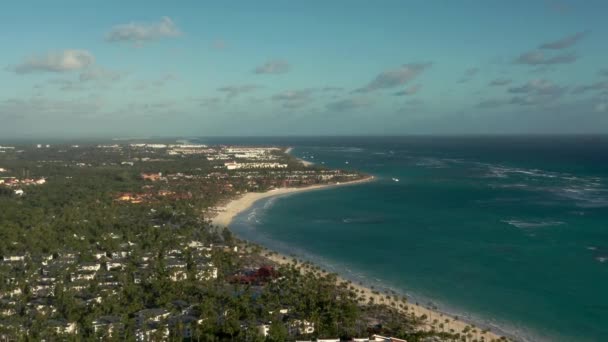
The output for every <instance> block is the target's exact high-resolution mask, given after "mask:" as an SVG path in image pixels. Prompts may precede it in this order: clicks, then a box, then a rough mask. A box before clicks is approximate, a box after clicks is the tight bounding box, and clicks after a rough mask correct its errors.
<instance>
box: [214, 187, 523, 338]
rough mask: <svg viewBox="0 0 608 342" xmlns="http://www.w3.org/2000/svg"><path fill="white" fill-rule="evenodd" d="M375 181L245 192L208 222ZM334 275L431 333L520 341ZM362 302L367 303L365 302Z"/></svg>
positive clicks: (279, 260)
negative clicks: (263, 204)
mask: <svg viewBox="0 0 608 342" xmlns="http://www.w3.org/2000/svg"><path fill="white" fill-rule="evenodd" d="M374 179H376V178H375V177H374V176H370V177H367V178H364V179H359V180H355V181H350V182H345V183H335V184H320V185H312V186H308V187H301V188H278V189H273V190H269V191H266V192H249V193H246V194H244V195H242V196H240V197H238V198H236V199H233V200H231V201H230V202H228V203H227V204H226V205H225V206H224V207H223V208H222V210H221V211H220V212H219V213H218V215H216V216H215V217H214V218H213V219H212V220H211V222H212V224H213V225H215V226H218V227H226V228H229V225H230V224H231V223H232V221H233V219H234V218H235V217H236V216H238V215H239V214H241V213H242V212H245V211H247V210H248V209H250V208H251V207H252V206H253V205H254V204H255V203H257V202H258V201H260V200H262V199H267V198H271V197H277V196H282V195H288V194H293V193H299V192H307V191H315V190H323V189H331V188H334V187H339V186H348V185H355V184H359V183H365V182H370V181H373V180H374ZM245 241H246V240H245ZM262 247H264V248H266V250H267V252H270V253H265V254H264V255H263V256H264V257H266V258H267V259H269V260H271V261H272V262H275V263H276V264H280V265H287V264H292V263H293V262H294V261H296V260H297V257H296V256H288V255H285V254H283V253H280V252H278V251H276V250H274V249H272V248H268V247H266V246H262ZM298 265H299V267H300V269H301V271H303V272H304V271H306V270H304V269H302V268H301V265H302V263H301V262H299V263H298ZM323 272H324V273H331V272H327V271H323ZM336 275H337V281H338V283H342V282H348V283H349V286H352V287H353V288H354V289H355V291H356V292H357V293H358V294H359V295H364V296H365V297H366V300H368V299H370V298H374V303H376V304H386V305H387V306H389V307H392V308H394V309H397V310H398V311H400V312H403V313H406V314H409V315H412V314H413V315H415V316H416V317H421V316H423V315H424V316H426V317H427V319H426V320H425V322H427V323H426V324H424V328H425V329H428V330H430V329H433V328H435V330H436V331H445V332H450V329H452V330H453V331H454V332H455V333H462V332H463V330H465V331H468V333H469V334H472V336H473V338H472V339H477V340H480V338H482V337H483V338H484V341H494V340H495V341H498V340H501V341H502V340H504V338H508V339H511V340H519V339H520V338H518V337H516V336H514V335H512V334H508V333H506V332H505V331H503V330H501V329H499V328H498V327H496V326H493V325H490V324H485V323H483V322H478V321H474V320H471V319H469V318H467V317H466V316H464V317H463V316H459V315H455V314H450V313H447V312H444V311H441V310H439V309H435V308H433V309H430V308H427V307H425V306H423V305H420V304H419V303H415V302H414V303H412V302H410V299H411V297H410V296H407V297H408V301H407V304H406V306H405V309H404V308H400V307H398V306H397V307H394V306H391V305H389V304H390V302H392V301H394V302H397V303H399V301H396V300H393V299H392V297H394V296H395V295H396V294H395V293H392V294H389V293H388V292H385V290H387V289H375V288H374V287H373V286H371V287H370V286H368V285H366V284H359V283H357V282H355V281H353V280H351V279H348V277H345V276H343V275H340V274H336ZM397 295H398V296H399V297H402V295H399V294H397ZM386 296H390V297H391V299H389V300H386ZM385 300H386V302H385ZM365 303H367V301H366V302H365ZM365 303H363V302H362V304H365ZM446 320H447V321H446ZM434 321H436V322H437V323H433V322H434ZM440 323H441V324H443V328H441V327H439V324H440ZM471 331H475V333H473V332H471ZM472 339H471V340H472Z"/></svg>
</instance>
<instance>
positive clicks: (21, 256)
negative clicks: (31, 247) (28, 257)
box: [2, 254, 25, 262]
mask: <svg viewBox="0 0 608 342" xmlns="http://www.w3.org/2000/svg"><path fill="white" fill-rule="evenodd" d="M2 261H4V262H23V261H25V254H14V255H8V256H3V257H2Z"/></svg>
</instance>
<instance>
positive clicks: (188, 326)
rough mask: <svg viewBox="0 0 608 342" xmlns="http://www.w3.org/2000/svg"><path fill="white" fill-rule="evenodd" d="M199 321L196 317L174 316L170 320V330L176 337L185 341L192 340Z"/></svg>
mask: <svg viewBox="0 0 608 342" xmlns="http://www.w3.org/2000/svg"><path fill="white" fill-rule="evenodd" d="M197 321H198V320H197V318H196V317H194V316H189V315H178V316H174V317H171V318H169V329H170V330H171V331H173V333H174V334H175V335H176V336H179V337H181V338H183V339H190V338H192V335H193V330H194V325H195V323H196V322H197Z"/></svg>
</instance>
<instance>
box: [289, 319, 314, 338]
mask: <svg viewBox="0 0 608 342" xmlns="http://www.w3.org/2000/svg"><path fill="white" fill-rule="evenodd" d="M288 330H289V333H290V334H292V335H308V334H312V333H314V332H315V324H314V323H313V322H309V321H307V320H304V319H302V320H300V319H296V320H293V321H291V322H289V324H288Z"/></svg>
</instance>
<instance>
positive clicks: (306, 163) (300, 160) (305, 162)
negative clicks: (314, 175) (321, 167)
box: [285, 147, 315, 167]
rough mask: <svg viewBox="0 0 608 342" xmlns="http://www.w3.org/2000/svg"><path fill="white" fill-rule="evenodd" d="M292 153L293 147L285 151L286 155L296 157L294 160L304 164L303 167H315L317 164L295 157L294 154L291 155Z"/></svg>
mask: <svg viewBox="0 0 608 342" xmlns="http://www.w3.org/2000/svg"><path fill="white" fill-rule="evenodd" d="M291 151H293V147H288V148H287V149H286V150H285V153H286V154H289V155H290V156H292V157H294V158H295V159H296V160H297V161H299V162H300V163H302V165H304V166H306V167H309V166H313V165H315V163H313V162H311V161H308V160H305V159H302V158H298V157H296V156H294V155H293V154H291Z"/></svg>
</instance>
